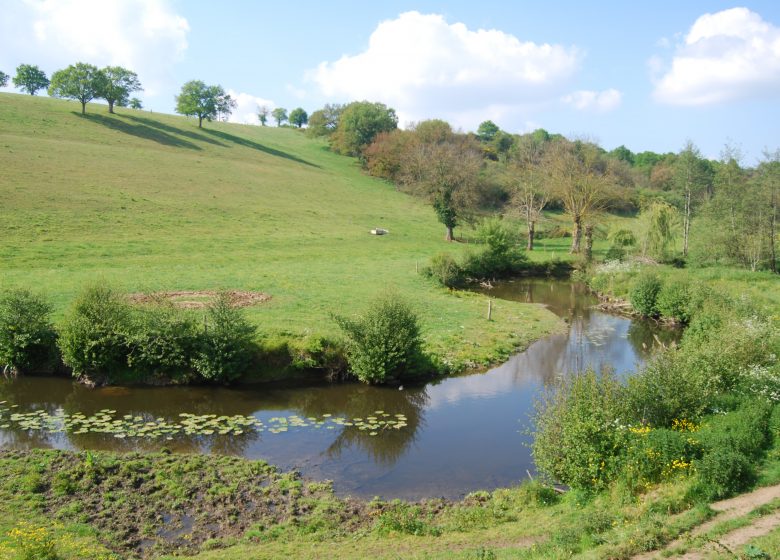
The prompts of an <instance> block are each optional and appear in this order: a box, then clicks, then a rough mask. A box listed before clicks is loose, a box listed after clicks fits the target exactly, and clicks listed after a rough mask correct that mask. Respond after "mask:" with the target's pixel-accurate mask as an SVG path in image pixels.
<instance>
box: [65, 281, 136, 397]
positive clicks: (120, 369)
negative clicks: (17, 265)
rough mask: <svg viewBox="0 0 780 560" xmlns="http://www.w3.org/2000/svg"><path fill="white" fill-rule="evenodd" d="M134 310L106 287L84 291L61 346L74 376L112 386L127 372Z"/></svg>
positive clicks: (70, 315) (70, 314) (72, 310)
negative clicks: (97, 378)
mask: <svg viewBox="0 0 780 560" xmlns="http://www.w3.org/2000/svg"><path fill="white" fill-rule="evenodd" d="M131 317H132V315H131V309H130V306H129V304H128V303H127V302H126V301H125V300H124V298H122V296H121V295H120V294H119V293H117V292H116V291H114V290H113V289H111V288H109V287H107V286H100V285H96V286H91V287H89V288H87V289H86V290H84V291H83V292H82V294H81V295H80V296H79V297H78V298H77V299H76V301H75V302H74V303H73V305H72V306H71V308H70V310H69V311H68V313H67V315H66V317H65V321H64V323H63V325H62V329H61V332H60V338H59V346H60V350H61V352H62V359H63V361H64V362H65V364H66V365H68V366H69V367H71V368H72V369H73V375H74V376H81V375H85V376H88V377H94V376H105V378H106V379H107V380H108V381H109V382H110V381H113V380H115V379H116V377H117V376H121V375H122V374H124V373H126V372H127V355H128V354H129V351H130V348H129V345H128V333H129V332H130V330H131V328H132V326H131Z"/></svg>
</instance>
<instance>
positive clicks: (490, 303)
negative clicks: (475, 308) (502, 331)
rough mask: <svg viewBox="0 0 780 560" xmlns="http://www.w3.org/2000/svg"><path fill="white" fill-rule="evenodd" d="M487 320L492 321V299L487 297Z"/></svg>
mask: <svg viewBox="0 0 780 560" xmlns="http://www.w3.org/2000/svg"><path fill="white" fill-rule="evenodd" d="M487 320H488V321H492V320H493V300H492V299H490V298H488V315H487Z"/></svg>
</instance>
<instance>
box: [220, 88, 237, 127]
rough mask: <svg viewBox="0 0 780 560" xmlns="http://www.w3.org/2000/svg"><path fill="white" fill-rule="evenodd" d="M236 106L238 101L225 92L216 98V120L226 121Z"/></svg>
mask: <svg viewBox="0 0 780 560" xmlns="http://www.w3.org/2000/svg"><path fill="white" fill-rule="evenodd" d="M236 107H238V101H236V100H235V99H233V98H232V97H231V96H230V95H228V94H225V95H223V96H221V97H220V98H219V99H218V100H217V120H218V121H224V122H227V120H228V118H229V117H230V114H231V113H232V112H233V111H235V110H236Z"/></svg>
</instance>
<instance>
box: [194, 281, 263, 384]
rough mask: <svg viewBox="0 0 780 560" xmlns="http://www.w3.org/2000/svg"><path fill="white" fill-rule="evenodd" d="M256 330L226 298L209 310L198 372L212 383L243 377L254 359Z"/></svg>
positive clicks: (196, 361)
mask: <svg viewBox="0 0 780 560" xmlns="http://www.w3.org/2000/svg"><path fill="white" fill-rule="evenodd" d="M254 336H255V327H254V326H253V325H251V324H250V323H249V322H248V321H247V320H246V318H245V317H244V315H243V313H242V312H241V310H240V309H237V308H235V307H233V306H232V305H231V303H230V297H229V296H228V295H227V294H224V293H223V294H220V295H219V296H218V297H217V299H216V300H215V301H214V302H213V303H212V304H211V305H210V306H209V309H208V312H207V314H206V327H205V331H204V333H203V334H202V335H201V340H200V348H199V350H198V352H197V355H196V357H195V358H194V359H193V365H194V367H195V370H196V371H197V372H198V373H199V374H200V375H201V377H203V378H204V379H207V380H209V381H231V380H233V379H235V378H237V377H239V376H240V375H241V374H242V373H244V372H245V371H246V369H247V367H248V366H249V362H250V360H251V357H252V348H253V342H254Z"/></svg>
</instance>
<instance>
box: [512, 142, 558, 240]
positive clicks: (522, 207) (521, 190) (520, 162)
mask: <svg viewBox="0 0 780 560" xmlns="http://www.w3.org/2000/svg"><path fill="white" fill-rule="evenodd" d="M541 160H542V149H541V147H540V146H537V145H535V144H533V143H526V144H524V145H523V146H521V147H520V148H519V149H518V151H517V152H516V155H515V159H513V160H512V161H511V162H510V164H509V166H508V171H509V173H510V198H509V206H510V208H512V209H513V210H515V211H516V212H517V213H518V214H520V216H522V218H523V219H524V220H525V222H526V227H527V233H528V241H527V243H526V249H527V250H528V251H533V249H534V234H535V230H536V222H538V221H539V219H540V218H541V216H542V210H543V209H544V207H545V206H546V205H547V202H548V201H549V199H550V194H549V191H548V189H547V185H546V183H545V177H544V175H543V173H542V169H541Z"/></svg>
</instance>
